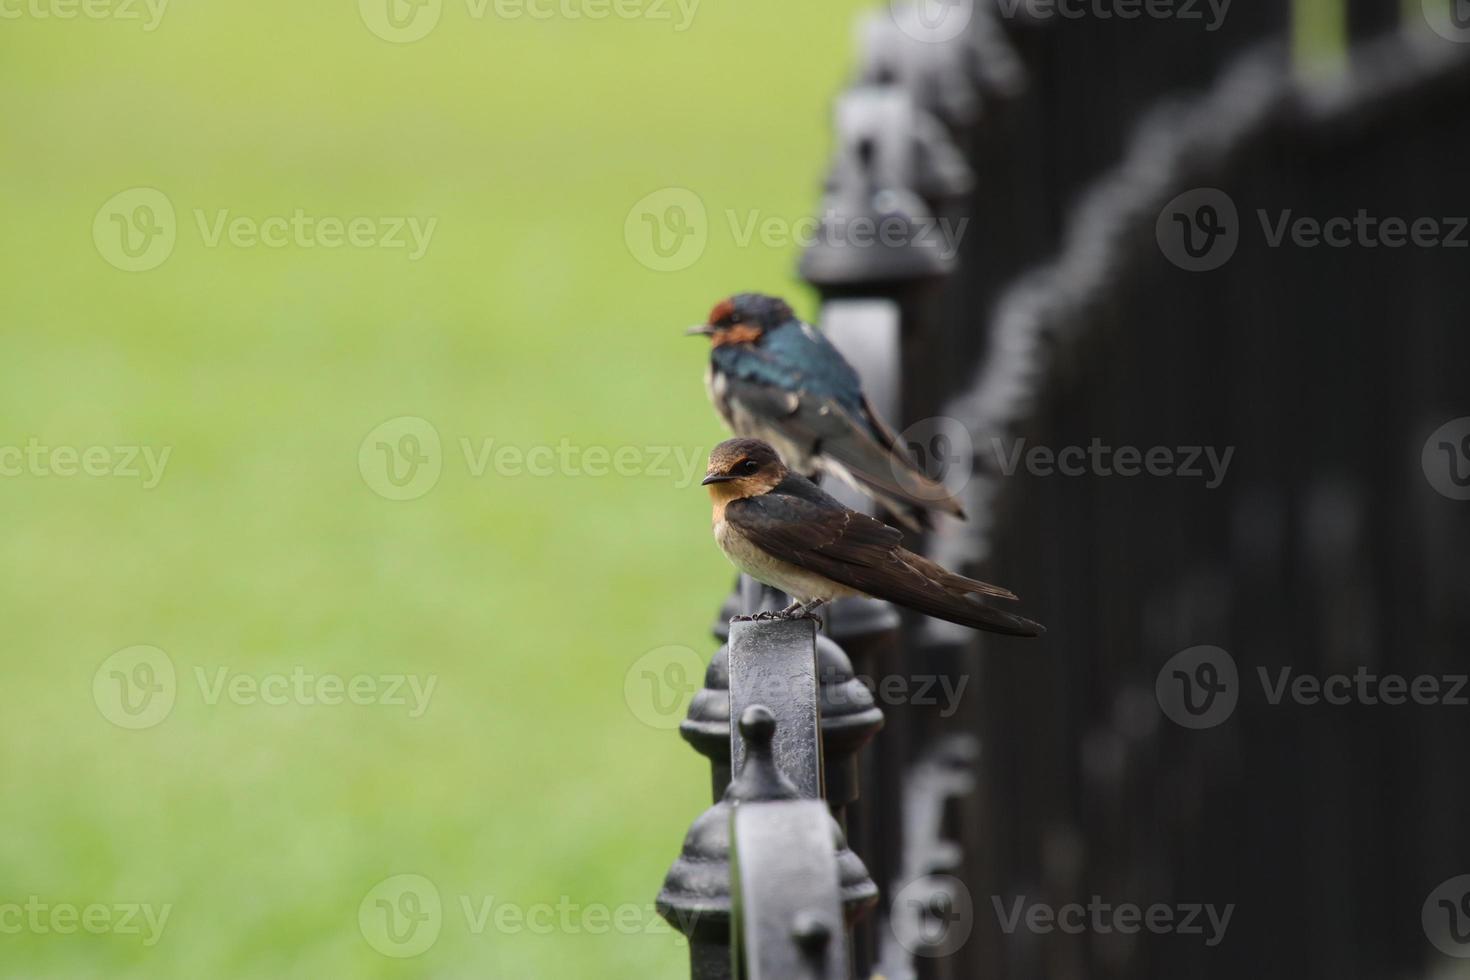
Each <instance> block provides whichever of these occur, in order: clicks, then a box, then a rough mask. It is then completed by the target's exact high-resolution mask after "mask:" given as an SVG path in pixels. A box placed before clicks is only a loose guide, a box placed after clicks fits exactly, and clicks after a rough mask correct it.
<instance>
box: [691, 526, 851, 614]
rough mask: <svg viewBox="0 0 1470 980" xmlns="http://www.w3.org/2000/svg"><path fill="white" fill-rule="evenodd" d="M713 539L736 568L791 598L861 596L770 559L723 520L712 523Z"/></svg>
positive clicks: (809, 599) (812, 573) (804, 570)
mask: <svg viewBox="0 0 1470 980" xmlns="http://www.w3.org/2000/svg"><path fill="white" fill-rule="evenodd" d="M715 542H716V543H717V544H718V545H719V546H720V550H721V551H723V552H724V553H725V557H727V558H729V559H730V563H731V564H733V565H734V566H735V567H736V568H738V569H740V570H741V571H742V572H744V573H745V574H746V575H749V576H750V577H751V578H753V579H755V580H756V581H758V582H764V583H765V584H766V585H769V586H771V587H772V588H775V589H780V590H781V591H782V592H784V593H786V594H787V595H789V596H791V597H792V598H793V599H799V600H801V601H802V602H810V601H811V600H813V599H839V598H842V597H843V596H855V595H862V593H860V592H857V591H855V590H853V589H849V588H848V587H847V586H845V585H842V584H840V583H838V582H834V581H832V580H831V579H829V578H827V577H825V576H823V575H818V574H817V573H815V572H810V571H807V570H806V569H805V568H802V567H800V566H799V565H793V564H791V563H790V562H786V561H781V560H780V559H779V558H772V557H771V556H770V555H768V554H766V553H765V552H764V551H762V550H761V549H760V548H757V547H756V546H755V545H753V544H751V543H750V540H749V539H748V538H746V537H745V535H743V534H741V533H740V532H739V531H737V530H735V528H733V527H731V526H730V525H729V524H728V523H726V522H725V521H720V522H719V523H717V524H715Z"/></svg>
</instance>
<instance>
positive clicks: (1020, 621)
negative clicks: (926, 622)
mask: <svg viewBox="0 0 1470 980" xmlns="http://www.w3.org/2000/svg"><path fill="white" fill-rule="evenodd" d="M905 603H906V605H908V606H909V607H910V608H912V609H914V610H915V611H917V612H921V613H923V614H924V615H926V616H933V617H934V618H935V619H943V620H945V621H946V622H950V623H957V624H959V625H960V626H968V627H970V628H971V629H977V630H986V631H988V632H991V633H1001V634H1003V635H1005V636H1040V635H1041V634H1043V633H1045V632H1046V627H1045V626H1042V625H1041V624H1040V623H1036V622H1032V621H1031V620H1029V619H1027V618H1026V617H1024V616H1017V615H1016V614H1015V613H1008V612H1002V611H1001V610H999V609H996V608H994V607H993V606H987V605H985V604H984V603H982V602H980V601H979V600H978V599H976V598H974V597H973V596H957V595H945V594H943V593H936V592H928V593H924V594H923V595H921V596H917V597H915V596H906V597H905Z"/></svg>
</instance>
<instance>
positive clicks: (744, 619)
mask: <svg viewBox="0 0 1470 980" xmlns="http://www.w3.org/2000/svg"><path fill="white" fill-rule="evenodd" d="M782 611H783V612H784V610H782ZM785 618H787V617H785V616H783V615H781V613H779V612H772V611H770V610H766V611H765V612H758V613H756V614H755V615H753V616H731V617H730V622H732V623H769V622H770V621H771V620H773V619H785Z"/></svg>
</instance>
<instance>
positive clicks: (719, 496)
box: [708, 475, 779, 524]
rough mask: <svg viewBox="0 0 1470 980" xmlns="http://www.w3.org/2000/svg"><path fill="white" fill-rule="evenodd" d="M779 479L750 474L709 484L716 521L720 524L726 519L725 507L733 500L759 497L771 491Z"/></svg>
mask: <svg viewBox="0 0 1470 980" xmlns="http://www.w3.org/2000/svg"><path fill="white" fill-rule="evenodd" d="M778 482H779V481H776V480H772V479H771V478H770V477H768V476H765V475H758V476H748V477H743V478H742V479H739V480H726V481H725V482H724V483H711V484H710V485H709V488H708V489H709V499H710V500H711V501H713V502H714V505H715V510H714V518H713V520H714V523H716V524H718V523H720V522H721V521H723V520H724V519H725V507H726V506H728V505H729V504H730V503H731V501H735V500H744V499H745V498H746V497H759V496H760V495H761V494H763V493H770V492H771V488H772V487H774V486H775V485H776V483H778Z"/></svg>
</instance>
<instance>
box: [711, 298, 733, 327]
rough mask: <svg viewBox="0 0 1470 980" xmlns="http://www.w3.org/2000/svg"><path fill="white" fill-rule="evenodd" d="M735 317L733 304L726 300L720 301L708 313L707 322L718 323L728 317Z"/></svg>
mask: <svg viewBox="0 0 1470 980" xmlns="http://www.w3.org/2000/svg"><path fill="white" fill-rule="evenodd" d="M734 315H735V304H734V303H732V302H730V301H729V300H728V299H722V300H720V301H719V302H718V303H716V304H715V307H714V309H712V310H710V311H709V322H710V323H719V322H720V321H721V320H724V319H726V318H728V317H732V316H734Z"/></svg>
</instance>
